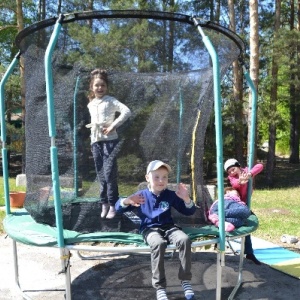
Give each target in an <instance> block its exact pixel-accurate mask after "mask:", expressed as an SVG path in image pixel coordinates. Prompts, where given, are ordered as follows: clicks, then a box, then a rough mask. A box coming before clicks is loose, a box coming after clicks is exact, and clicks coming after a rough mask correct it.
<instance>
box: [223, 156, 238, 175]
mask: <svg viewBox="0 0 300 300" xmlns="http://www.w3.org/2000/svg"><path fill="white" fill-rule="evenodd" d="M234 166H235V167H240V164H239V162H238V161H237V160H236V159H235V158H229V159H227V160H226V162H225V164H224V170H225V171H226V172H227V170H228V169H229V168H231V167H234Z"/></svg>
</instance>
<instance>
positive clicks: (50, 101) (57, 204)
mask: <svg viewBox="0 0 300 300" xmlns="http://www.w3.org/2000/svg"><path fill="white" fill-rule="evenodd" d="M63 18H64V17H63V16H62V15H61V16H60V17H59V18H58V19H57V22H56V24H55V26H54V30H53V32H52V35H51V38H50V41H49V44H48V46H47V49H46V53H45V79H46V92H47V112H48V126H49V137H50V138H51V147H50V158H51V172H52V186H53V196H54V208H55V219H56V227H57V244H58V247H64V235H63V222H62V209H61V198H60V182H59V171H58V158H57V157H58V155H57V147H56V146H55V136H56V129H55V115H54V112H55V108H54V96H53V77H52V54H53V51H54V47H55V45H56V43H57V39H58V36H59V33H60V30H61V23H62V21H63Z"/></svg>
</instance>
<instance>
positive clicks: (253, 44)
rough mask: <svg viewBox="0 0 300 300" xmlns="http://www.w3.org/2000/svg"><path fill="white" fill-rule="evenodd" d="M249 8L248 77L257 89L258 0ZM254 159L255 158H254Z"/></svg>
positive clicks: (250, 112) (250, 109)
mask: <svg viewBox="0 0 300 300" xmlns="http://www.w3.org/2000/svg"><path fill="white" fill-rule="evenodd" d="M249 8H250V77H251V79H252V81H253V84H254V86H255V88H256V90H257V89H258V71H259V31H258V29H259V28H258V0H250V1H249ZM252 106H253V103H252V95H250V96H249V105H248V113H247V115H248V152H247V153H248V155H249V149H250V137H251V116H252ZM253 130H254V131H255V147H254V158H256V136H257V134H256V126H255V127H254V129H253ZM254 160H255V159H254Z"/></svg>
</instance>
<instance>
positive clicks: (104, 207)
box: [100, 203, 109, 219]
mask: <svg viewBox="0 0 300 300" xmlns="http://www.w3.org/2000/svg"><path fill="white" fill-rule="evenodd" d="M108 211H109V204H108V203H103V204H102V211H101V215H100V216H101V218H102V219H104V218H105V217H106V215H107V213H108Z"/></svg>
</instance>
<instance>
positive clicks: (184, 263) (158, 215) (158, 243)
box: [116, 160, 196, 300]
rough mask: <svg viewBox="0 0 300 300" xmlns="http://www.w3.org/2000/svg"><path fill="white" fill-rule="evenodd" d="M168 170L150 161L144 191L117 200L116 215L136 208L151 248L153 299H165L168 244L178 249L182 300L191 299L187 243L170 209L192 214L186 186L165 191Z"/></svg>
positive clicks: (193, 206) (189, 254) (166, 165)
mask: <svg viewBox="0 0 300 300" xmlns="http://www.w3.org/2000/svg"><path fill="white" fill-rule="evenodd" d="M169 172H171V167H170V166H169V165H168V164H166V163H164V162H162V161H160V160H154V161H152V162H150V163H149V165H148V167H147V174H146V180H147V182H148V183H149V184H148V188H147V189H144V190H141V191H138V192H137V193H135V194H133V195H131V196H129V197H128V198H125V199H124V198H123V199H119V200H118V201H117V203H116V211H117V212H125V211H128V210H133V209H137V210H138V215H139V217H140V218H141V225H140V233H141V234H142V235H143V237H144V240H145V242H146V243H147V244H148V245H149V246H150V248H151V267H152V285H153V287H154V288H155V289H156V299H157V300H167V299H168V297H167V294H166V286H167V284H166V277H165V268H164V255H165V250H166V247H167V244H168V243H171V244H174V245H176V246H177V247H178V249H179V258H180V267H179V273H178V278H179V280H181V285H182V287H183V290H184V295H185V298H186V299H194V291H193V289H192V286H191V283H190V280H191V278H192V273H191V240H190V239H189V237H188V236H187V235H186V234H185V233H184V232H183V231H182V230H181V229H180V228H179V227H177V226H176V225H175V224H174V221H173V218H172V215H171V208H172V207H174V208H175V209H176V210H177V211H178V212H180V213H182V214H183V215H186V216H190V215H193V214H194V213H195V211H196V206H195V205H194V202H193V201H192V200H191V199H190V197H189V193H188V190H187V188H186V186H185V185H184V184H182V183H180V184H179V185H178V189H177V191H176V192H175V191H171V190H169V189H167V185H168V175H169Z"/></svg>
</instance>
